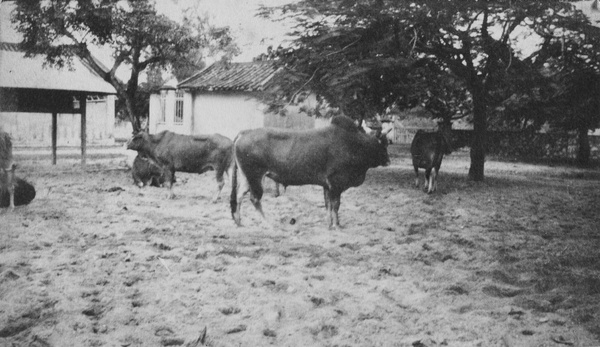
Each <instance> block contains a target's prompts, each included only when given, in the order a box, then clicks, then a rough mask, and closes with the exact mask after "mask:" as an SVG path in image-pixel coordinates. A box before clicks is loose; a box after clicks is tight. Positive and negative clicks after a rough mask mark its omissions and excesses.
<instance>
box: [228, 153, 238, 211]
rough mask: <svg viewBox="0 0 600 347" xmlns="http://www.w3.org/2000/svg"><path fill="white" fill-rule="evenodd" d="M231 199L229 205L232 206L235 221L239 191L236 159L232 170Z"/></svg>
mask: <svg viewBox="0 0 600 347" xmlns="http://www.w3.org/2000/svg"><path fill="white" fill-rule="evenodd" d="M231 171H232V172H231V198H230V200H229V205H230V206H231V216H232V217H233V219H235V212H236V211H237V205H238V202H237V190H238V184H237V162H236V161H235V159H234V160H233V163H232V170H231Z"/></svg>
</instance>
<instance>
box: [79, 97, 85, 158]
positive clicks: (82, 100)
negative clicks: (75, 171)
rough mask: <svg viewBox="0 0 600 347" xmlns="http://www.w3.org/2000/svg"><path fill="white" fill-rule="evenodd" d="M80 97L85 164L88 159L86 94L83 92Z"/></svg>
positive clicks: (82, 149)
mask: <svg viewBox="0 0 600 347" xmlns="http://www.w3.org/2000/svg"><path fill="white" fill-rule="evenodd" d="M77 97H78V98H79V105H80V106H79V107H80V110H81V166H85V164H86V160H87V124H86V99H87V97H86V95H85V94H81V95H79V96H77Z"/></svg>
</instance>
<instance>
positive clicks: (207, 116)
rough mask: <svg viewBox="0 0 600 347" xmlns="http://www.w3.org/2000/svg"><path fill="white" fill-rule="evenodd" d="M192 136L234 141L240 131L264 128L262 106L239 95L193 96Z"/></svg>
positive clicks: (202, 94)
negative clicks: (206, 136) (216, 136)
mask: <svg viewBox="0 0 600 347" xmlns="http://www.w3.org/2000/svg"><path fill="white" fill-rule="evenodd" d="M193 107H194V110H193V113H194V121H193V133H194V134H212V133H218V134H221V135H224V136H227V137H229V138H230V139H234V138H235V136H236V135H237V134H238V133H239V132H240V131H242V130H245V129H255V128H261V127H263V126H264V118H265V117H264V116H265V115H264V109H265V107H266V106H265V105H263V104H261V103H260V102H259V101H258V100H256V99H254V98H251V97H248V96H247V95H244V94H241V93H214V92H213V93H196V94H195V97H194V101H193Z"/></svg>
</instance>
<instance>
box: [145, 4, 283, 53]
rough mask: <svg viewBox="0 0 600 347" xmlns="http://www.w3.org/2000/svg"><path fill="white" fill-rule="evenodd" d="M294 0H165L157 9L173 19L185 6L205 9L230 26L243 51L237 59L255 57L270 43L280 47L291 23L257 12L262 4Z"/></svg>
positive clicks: (212, 20) (214, 21)
mask: <svg viewBox="0 0 600 347" xmlns="http://www.w3.org/2000/svg"><path fill="white" fill-rule="evenodd" d="M291 1H293V0H162V1H157V9H158V10H159V11H160V12H162V13H164V14H166V15H167V16H169V17H170V18H172V19H174V20H178V19H180V18H181V15H182V13H183V10H184V9H185V8H189V7H196V8H197V9H198V11H199V12H200V13H205V14H206V15H207V16H208V17H209V20H210V23H212V24H214V25H217V26H229V27H230V29H231V33H232V35H233V36H234V39H235V41H236V42H237V44H238V47H239V48H240V50H241V54H240V55H239V56H237V57H235V58H234V61H237V62H244V61H252V58H254V57H256V56H258V55H259V54H261V53H266V52H267V48H268V47H269V46H273V48H277V46H278V45H279V44H281V43H282V42H284V41H285V40H286V33H287V32H289V30H290V26H289V25H288V26H286V25H285V24H283V23H281V22H272V21H270V20H267V19H262V18H258V17H256V16H255V14H256V11H257V10H258V7H259V5H265V6H278V5H283V4H286V3H290V2H291Z"/></svg>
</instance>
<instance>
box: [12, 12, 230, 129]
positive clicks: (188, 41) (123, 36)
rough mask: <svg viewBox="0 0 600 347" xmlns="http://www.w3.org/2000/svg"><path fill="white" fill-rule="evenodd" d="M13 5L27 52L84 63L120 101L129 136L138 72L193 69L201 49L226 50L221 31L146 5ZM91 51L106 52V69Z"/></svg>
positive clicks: (135, 120)
mask: <svg viewBox="0 0 600 347" xmlns="http://www.w3.org/2000/svg"><path fill="white" fill-rule="evenodd" d="M16 5H17V6H16V11H15V12H14V15H13V21H14V22H15V23H16V24H17V28H18V31H20V32H21V33H22V34H23V38H24V39H23V42H22V46H23V48H25V49H26V51H27V53H28V54H45V55H46V57H47V62H48V63H50V64H52V65H57V66H59V67H60V66H65V65H67V66H68V65H69V63H70V61H71V59H72V58H73V57H74V56H78V57H80V58H81V59H83V60H84V61H86V62H87V63H88V65H89V66H91V67H92V69H94V71H96V72H97V73H98V74H99V75H100V76H102V77H103V78H104V79H105V80H106V81H107V82H109V83H111V84H112V85H113V86H114V87H115V89H116V90H117V92H118V95H119V97H120V98H122V99H123V100H124V102H125V104H126V109H127V112H128V114H129V118H130V120H131V122H132V125H133V128H134V131H137V130H139V127H140V114H139V111H138V109H137V107H136V105H135V104H136V103H135V101H134V99H135V97H136V93H137V89H138V80H139V77H140V73H141V72H143V71H144V70H146V69H147V68H148V67H149V66H151V65H154V66H158V67H175V68H182V67H189V66H190V65H195V64H199V61H198V60H199V59H197V57H198V52H200V51H202V49H203V48H207V47H213V48H215V47H216V48H221V47H224V46H227V45H231V39H230V38H229V31H228V30H227V29H226V28H225V29H224V28H214V27H211V26H210V25H208V23H207V22H206V21H205V20H202V19H200V18H198V17H194V16H184V17H183V19H182V21H181V22H177V21H174V20H172V19H170V18H168V17H167V16H165V15H163V14H160V13H158V12H157V9H156V7H155V2H154V1H150V0H139V1H137V0H127V1H126V0H45V1H28V0H17V1H16ZM95 47H104V48H105V49H108V50H110V52H111V54H112V59H113V62H112V65H111V66H109V67H105V66H104V65H103V64H102V63H100V62H99V61H98V60H97V59H95V58H94V57H93V56H92V54H91V53H90V51H91V50H93V49H94V48H95ZM190 52H195V53H196V54H195V55H192V56H191V55H190ZM192 58H193V59H192ZM194 60H195V61H194ZM121 68H125V69H127V70H128V71H129V79H128V80H127V81H125V82H124V83H123V82H122V81H120V80H119V79H118V78H117V76H116V74H117V70H118V69H121Z"/></svg>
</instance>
